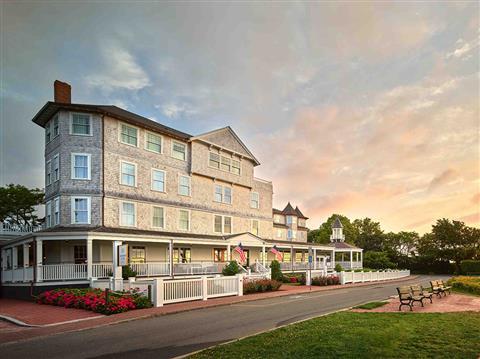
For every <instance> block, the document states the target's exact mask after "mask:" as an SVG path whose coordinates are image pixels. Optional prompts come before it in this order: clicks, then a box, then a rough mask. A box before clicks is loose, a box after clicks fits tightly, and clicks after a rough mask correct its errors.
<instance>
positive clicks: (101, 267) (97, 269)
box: [92, 263, 113, 278]
mask: <svg viewBox="0 0 480 359" xmlns="http://www.w3.org/2000/svg"><path fill="white" fill-rule="evenodd" d="M112 275H113V266H112V263H93V264H92V276H93V277H94V278H108V277H110V276H112Z"/></svg>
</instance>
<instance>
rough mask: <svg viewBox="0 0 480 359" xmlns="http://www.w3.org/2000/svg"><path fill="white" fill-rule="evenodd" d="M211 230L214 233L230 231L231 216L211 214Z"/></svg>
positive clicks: (229, 232)
mask: <svg viewBox="0 0 480 359" xmlns="http://www.w3.org/2000/svg"><path fill="white" fill-rule="evenodd" d="M213 231H214V232H215V233H225V234H231V233H232V217H230V216H220V215H214V216H213Z"/></svg>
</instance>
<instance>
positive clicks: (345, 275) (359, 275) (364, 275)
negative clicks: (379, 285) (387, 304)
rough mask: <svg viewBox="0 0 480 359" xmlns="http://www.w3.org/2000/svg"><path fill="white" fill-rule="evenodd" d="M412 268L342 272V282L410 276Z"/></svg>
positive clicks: (372, 280) (371, 280) (373, 280)
mask: <svg viewBox="0 0 480 359" xmlns="http://www.w3.org/2000/svg"><path fill="white" fill-rule="evenodd" d="M409 275H410V270H392V271H376V272H363V271H362V272H340V273H339V276H340V283H341V284H346V283H362V282H375V281H380V280H389V279H398V278H403V277H408V276H409Z"/></svg>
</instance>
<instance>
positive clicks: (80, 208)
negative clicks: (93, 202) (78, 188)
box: [72, 197, 90, 224]
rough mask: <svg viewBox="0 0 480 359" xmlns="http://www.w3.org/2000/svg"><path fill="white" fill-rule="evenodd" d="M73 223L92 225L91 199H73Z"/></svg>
mask: <svg viewBox="0 0 480 359" xmlns="http://www.w3.org/2000/svg"><path fill="white" fill-rule="evenodd" d="M72 223H74V224H88V223H90V198H89V197H73V198H72Z"/></svg>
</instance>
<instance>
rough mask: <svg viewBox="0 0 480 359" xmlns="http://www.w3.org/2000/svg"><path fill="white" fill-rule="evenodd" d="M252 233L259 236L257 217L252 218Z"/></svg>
mask: <svg viewBox="0 0 480 359" xmlns="http://www.w3.org/2000/svg"><path fill="white" fill-rule="evenodd" d="M251 233H252V234H254V235H256V236H258V221H257V220H256V219H252V230H251Z"/></svg>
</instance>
